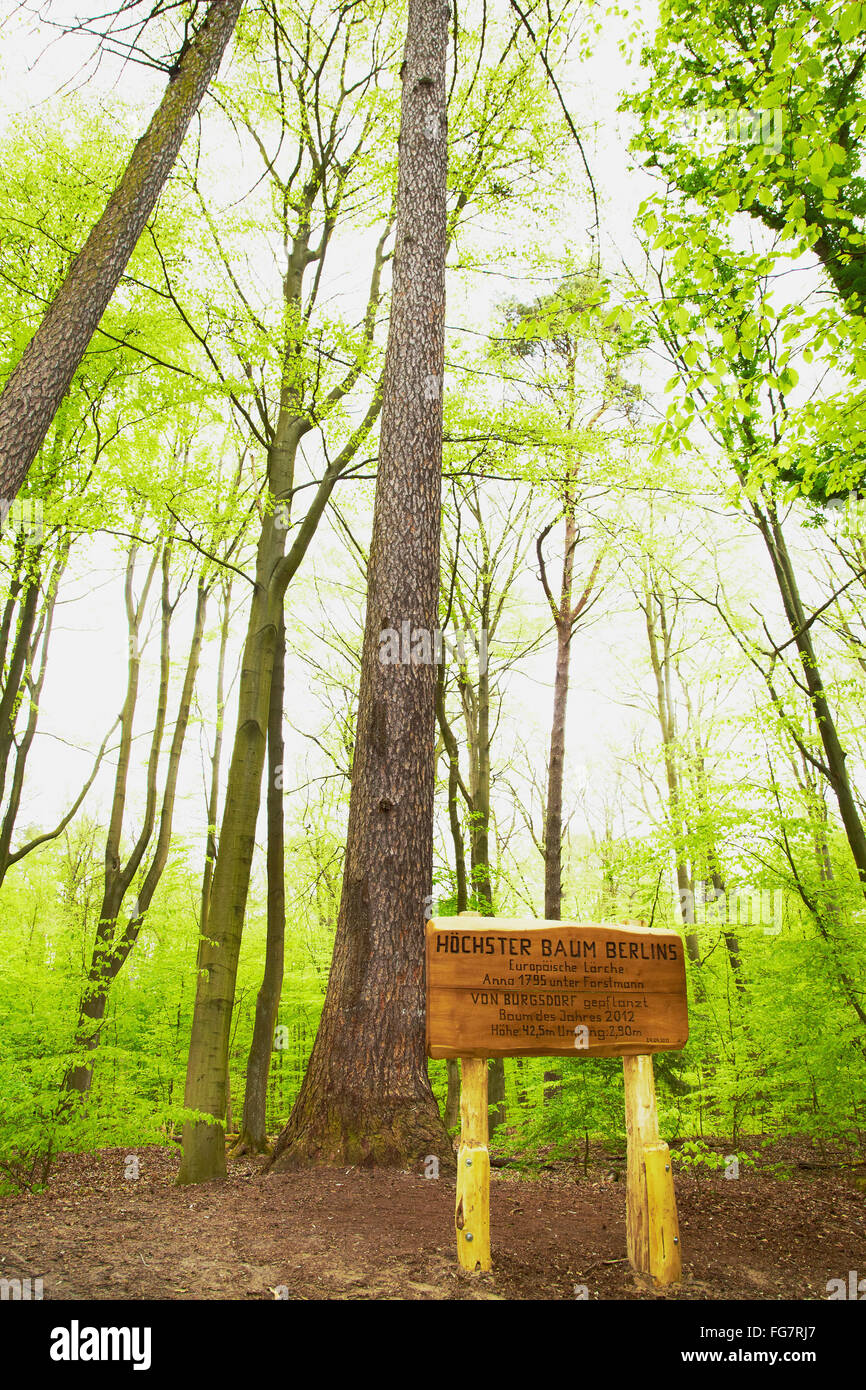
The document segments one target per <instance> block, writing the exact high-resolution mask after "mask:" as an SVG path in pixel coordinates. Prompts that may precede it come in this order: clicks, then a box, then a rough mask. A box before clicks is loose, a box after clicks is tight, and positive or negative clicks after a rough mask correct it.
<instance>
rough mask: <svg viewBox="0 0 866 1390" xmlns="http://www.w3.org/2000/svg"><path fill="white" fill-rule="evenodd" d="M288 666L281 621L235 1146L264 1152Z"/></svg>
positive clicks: (277, 985)
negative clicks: (255, 952) (255, 949)
mask: <svg viewBox="0 0 866 1390" xmlns="http://www.w3.org/2000/svg"><path fill="white" fill-rule="evenodd" d="M285 669H286V625H285V621H283V622H281V623H280V629H279V632H278V633H277V650H276V653H275V656H274V671H273V676H272V678H271V707H270V711H269V714H268V792H267V811H268V852H267V862H268V926H267V941H266V945H265V968H264V974H263V976H262V986H261V989H260V990H259V992H258V996H257V998H256V1017H255V1023H254V1024H253V1040H252V1043H251V1044H250V1053H249V1057H248V1059H247V1080H246V1089H245V1091H244V1111H243V1120H242V1122H241V1132H240V1135H239V1137H238V1142H237V1144H236V1145H235V1148H234V1150H233V1154H234V1156H236V1157H237V1156H240V1155H241V1154H244V1153H265V1151H266V1150H267V1147H268V1136H267V1100H268V1072H269V1071H270V1065H271V1057H272V1055H273V1048H274V1029H275V1028H276V1023H277V1013H278V1010H279V1007H280V995H281V993H282V989H283V956H284V946H285V937H286V865H285V848H284V842H285V835H284V824H283V779H282V775H281V774H282V770H283V757H284V741H283V693H284V689H285Z"/></svg>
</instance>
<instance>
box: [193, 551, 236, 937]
mask: <svg viewBox="0 0 866 1390" xmlns="http://www.w3.org/2000/svg"><path fill="white" fill-rule="evenodd" d="M231 602H232V578H231V575H229V576H228V577H227V578H226V579H225V581H224V586H223V610H222V621H221V622H220V649H219V657H218V658H217V686H216V729H215V732H214V743H213V753H212V754H211V760H210V788H209V790H208V798H207V843H206V845H205V854H204V872H203V873H202V880H201V911H200V914H199V935H200V936H207V925H208V913H209V910H210V895H211V888H212V886H213V869H214V863H215V862H216V857H217V838H216V836H217V812H218V809H219V790H220V764H221V762H222V750H223V719H224V717H225V706H226V701H225V673H226V650H227V647H228V640H229V619H230V617H231Z"/></svg>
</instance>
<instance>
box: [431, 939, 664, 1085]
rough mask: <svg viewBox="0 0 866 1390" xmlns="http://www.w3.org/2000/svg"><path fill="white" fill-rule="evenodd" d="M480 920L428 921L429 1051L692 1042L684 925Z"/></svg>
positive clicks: (556, 1052) (505, 1051) (566, 1051)
mask: <svg viewBox="0 0 866 1390" xmlns="http://www.w3.org/2000/svg"><path fill="white" fill-rule="evenodd" d="M472 920H473V925H472V926H467V925H466V918H454V917H450V918H449V917H442V918H434V919H433V921H431V922H429V923H428V924H427V1051H428V1054H429V1056H431V1057H557V1056H569V1057H573V1056H575V1054H576V1053H580V1052H584V1053H588V1054H589V1055H591V1056H594V1057H620V1056H636V1055H638V1054H643V1053H647V1052H661V1051H669V1050H671V1049H676V1048H680V1047H683V1046H684V1044H685V1043H686V1041H687V1039H688V1036H689V1025H688V1014H687V1011H686V973H685V962H684V958H683V943H682V940H681V938H680V937H679V936H678V935H677V933H676V932H673V931H661V930H656V929H654V928H649V927H607V926H592V925H586V926H581V925H578V924H576V923H563V922H542V923H538V922H533V923H532V925H529V924H528V923H527V922H521V921H512V920H510V919H506V918H478V917H476V918H473V919H472Z"/></svg>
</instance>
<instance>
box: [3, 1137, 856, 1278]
mask: <svg viewBox="0 0 866 1390" xmlns="http://www.w3.org/2000/svg"><path fill="white" fill-rule="evenodd" d="M723 1151H724V1150H723V1149H721V1148H720V1152H723ZM129 1152H130V1151H129V1150H126V1149H103V1150H101V1151H99V1152H98V1153H94V1154H77V1155H64V1156H62V1157H61V1158H60V1159H59V1160H58V1161H57V1164H56V1167H55V1168H54V1170H53V1172H52V1175H51V1178H50V1180H49V1183H48V1186H47V1187H46V1188H45V1190H43V1191H41V1192H35V1193H25V1194H22V1195H18V1196H14V1197H4V1198H0V1278H2V1277H7V1278H11V1277H16V1276H17V1277H21V1278H23V1277H26V1276H28V1275H29V1276H30V1277H31V1278H36V1277H39V1276H41V1277H42V1278H43V1290H44V1293H43V1296H44V1298H46V1299H65V1298H69V1299H238V1298H240V1299H272V1298H275V1297H288V1298H290V1299H395V1298H396V1299H431V1300H432V1299H479V1298H481V1299H547V1298H562V1299H573V1298H575V1296H576V1293H575V1286H576V1285H578V1286H579V1285H584V1286H585V1287H586V1289H587V1290H588V1296H589V1297H590V1298H601V1299H635V1298H668V1299H722V1298H746V1299H788V1298H794V1299H802V1298H805V1299H826V1298H827V1283H828V1280H830V1279H835V1278H839V1279H844V1280H845V1281H846V1282H847V1279H848V1272H849V1270H852V1269H853V1270H859V1271H862V1272H863V1274H866V1221H864V1217H866V1195H864V1192H863V1191H862V1190H861V1186H862V1185H863V1179H862V1177H861V1178H860V1179H859V1185H858V1182H857V1180H856V1175H857V1174H861V1175H862V1174H863V1173H864V1168H863V1167H862V1166H861V1167H859V1168H855V1169H847V1168H846V1169H842V1168H839V1169H833V1168H829V1167H828V1168H808V1169H805V1168H801V1167H800V1166H799V1164H801V1163H804V1162H805V1163H810V1164H811V1163H817V1162H818V1161H819V1160H820V1159H821V1158H824V1159H826V1155H818V1154H816V1152H815V1151H814V1150H812V1149H811V1148H809V1147H808V1146H807V1145H806V1144H804V1143H801V1144H799V1145H797V1144H793V1143H790V1142H789V1143H787V1144H786V1145H782V1146H779V1145H777V1146H775V1148H774V1149H772V1150H764V1160H763V1166H761V1165H760V1164H759V1166H758V1167H756V1168H752V1167H745V1168H743V1167H741V1169H740V1176H739V1177H738V1178H737V1179H736V1180H732V1179H727V1178H725V1177H724V1175H723V1173H719V1172H701V1173H700V1174H695V1173H692V1172H686V1171H683V1170H680V1171H678V1172H676V1179H675V1181H676V1195H677V1203H678V1208H679V1218H680V1233H681V1240H682V1249H683V1262H684V1263H683V1281H682V1283H681V1284H680V1285H678V1286H676V1287H674V1288H671V1289H669V1290H666V1291H664V1292H662V1293H659V1292H655V1291H653V1290H651V1289H648V1288H647V1287H646V1286H645V1285H644V1283H642V1281H641V1280H639V1279H638V1278H637V1277H636V1276H635V1274H634V1273H633V1271H632V1270H631V1268H630V1266H629V1264H628V1262H627V1260H626V1257H625V1255H626V1251H625V1173H624V1161H623V1159H622V1157H621V1156H620V1157H617V1156H611V1155H605V1154H603V1153H601V1152H593V1153H591V1155H590V1159H589V1163H588V1166H587V1172H586V1174H585V1173H584V1171H583V1164H582V1163H580V1164H551V1165H549V1171H544V1172H539V1171H537V1170H536V1171H535V1172H533V1173H529V1172H517V1171H515V1170H513V1169H498V1170H496V1171H495V1172H494V1174H493V1177H492V1182H491V1231H492V1249H493V1272H492V1273H491V1274H488V1275H483V1276H477V1277H474V1278H473V1277H472V1276H469V1275H466V1274H463V1273H461V1272H460V1271H459V1270H458V1268H457V1263H456V1257H455V1251H454V1241H453V1220H454V1178H453V1175H452V1176H451V1177H446V1176H443V1177H442V1178H440V1179H438V1180H434V1179H425V1178H424V1177H423V1176H420V1175H417V1174H414V1173H408V1172H397V1171H388V1170H376V1169H358V1168H350V1169H334V1168H328V1169H317V1170H308V1171H304V1172H299V1173H284V1174H275V1175H267V1174H264V1173H263V1172H262V1162H261V1161H258V1160H252V1161H250V1160H240V1161H236V1162H232V1163H231V1164H230V1171H229V1178H228V1180H227V1181H226V1182H225V1183H220V1184H216V1183H210V1184H206V1185H202V1186H199V1187H192V1188H190V1187H183V1188H180V1187H177V1186H175V1184H174V1177H175V1174H176V1172H177V1167H178V1158H179V1155H178V1152H177V1150H176V1149H175V1148H174V1147H168V1148H160V1147H147V1148H141V1149H139V1150H137V1151H135V1152H137V1154H138V1157H139V1159H140V1175H139V1177H138V1178H137V1179H135V1180H133V1179H131V1178H126V1177H125V1176H124V1173H125V1172H126V1171H128V1168H129V1165H128V1163H127V1158H128V1155H129ZM675 1168H676V1164H675ZM583 1296H586V1295H583Z"/></svg>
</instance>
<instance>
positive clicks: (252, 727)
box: [177, 208, 390, 1183]
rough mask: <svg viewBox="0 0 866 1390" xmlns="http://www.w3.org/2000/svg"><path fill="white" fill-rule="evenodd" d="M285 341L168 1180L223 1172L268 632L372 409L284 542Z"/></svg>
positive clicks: (300, 421) (292, 424)
mask: <svg viewBox="0 0 866 1390" xmlns="http://www.w3.org/2000/svg"><path fill="white" fill-rule="evenodd" d="M308 212H309V208H307V209H306V211H305V210H304V209H301V214H300V215H299V229H298V231H297V233H296V235H295V236H294V238H293V241H292V245H291V254H290V257H289V264H288V269H287V273H286V275H285V277H284V280H283V294H284V299H285V307H286V312H287V317H288V318H289V320H290V321H291V320H292V319H293V318H294V316H295V315H297V314H300V313H301V312H302V290H303V275H304V271H305V269H306V267H307V266H308V265H309V264H310V262H311V259H315V257H311V254H310V251H309V236H310V220H309V216H308V215H307V213H308ZM389 230H390V228H386V231H385V233H384V234H383V236H382V237H381V238H380V241H379V244H378V246H377V249H376V256H375V260H374V264H373V274H372V277H371V281H370V293H369V297H368V301H367V314H366V319H365V325H364V341H363V344H362V347H361V349H360V351H359V355H358V357H357V358H356V359H355V363H354V364H353V365H352V366H351V367H350V368H349V370H348V372H347V374H346V377H345V378H344V381H343V384H342V386H340V387H335V388H334V390H333V391H332V392H331V393H330V397H329V399H330V400H331V401H332V402H333V401H335V400H339V399H342V396H343V395H344V394H345V393H346V392H347V391H348V390H350V389H351V387H352V386H353V385H354V383H355V382H356V381H357V378H358V376H359V375H360V373H361V370H362V369H363V366H364V363H365V362H366V359H367V355H368V353H369V351H370V348H371V344H372V341H373V334H374V331H375V322H376V309H377V307H378V304H379V299H380V294H381V274H382V267H383V265H384V262H385V240H386V237H387V235H388V231H389ZM295 347H296V344H295V342H294V338H293V336H292V335H290V336H289V339H288V343H287V348H286V353H285V357H284V374H283V382H282V387H281V394H280V408H279V414H278V417H277V422H276V426H275V428H274V432H273V437H272V439H271V441H270V445H269V448H268V465H267V477H268V489H269V492H270V495H271V499H274V498H280V499H283V500H282V502H281V512H280V514H277V513H276V512H272V511H270V510H268V511H266V512H265V515H264V518H263V520H262V528H261V532H260V535H259V542H258V548H257V552H256V577H255V585H254V589H253V594H252V599H251V601H250V612H249V619H248V623H247V634H246V640H245V643H244V650H243V657H242V663H241V682H240V693H239V697H238V712H237V723H236V726H235V736H234V745H233V748H232V756H231V761H230V763H229V772H228V781H227V785H226V799H225V809H224V811H223V818H222V824H221V826H220V836H219V844H218V846H217V856H216V862H215V864H214V870H213V880H212V887H211V893H210V906H209V909H208V921H207V936H204V935H202V936H201V938H200V940H199V950H198V961H197V972H196V998H195V1006H194V1009H193V1020H192V1030H191V1034H190V1046H189V1053H188V1056H187V1071H186V1085H185V1088H184V1106H185V1107H186V1108H187V1109H190V1110H195V1111H198V1112H200V1113H204V1114H206V1115H209V1116H211V1119H210V1120H187V1121H186V1122H185V1123H184V1127H183V1159H182V1161H181V1166H180V1171H179V1173H178V1177H177V1181H178V1182H179V1183H194V1182H210V1181H212V1180H214V1179H217V1178H223V1177H225V1172H226V1156H225V1141H224V1122H225V1117H226V1097H227V1093H228V1062H229V1045H230V1032H231V1020H232V1010H233V1008H234V998H235V983H236V980H237V969H238V959H239V956H240V948H241V939H242V937H243V928H244V914H245V912H246V904H247V896H248V893H249V884H250V872H251V868H252V860H253V851H254V849H255V832H256V822H257V820H258V814H259V807H260V804H261V788H262V770H263V768H264V762H265V750H266V745H267V728H268V719H269V709H270V693H271V679H272V674H273V664H274V653H275V648H276V640H277V630H278V628H279V625H280V623H281V621H282V616H283V610H284V604H285V595H286V589H287V588H288V585H289V584H290V583H291V581H292V579H293V577H294V575H295V574H296V573H297V571H298V568H299V567H300V565H301V564H302V562H303V559H304V557H305V555H306V553H307V550H308V549H309V546H310V542H311V541H312V539H313V536H314V535H315V534H316V529H317V527H318V524H319V521H320V520H321V517H322V514H323V512H324V510H325V508H326V506H327V505H328V502H329V500H330V497H331V494H332V492H333V490H334V488H335V487H336V485H337V482H338V481H339V479H340V477H341V476H342V475H343V472H344V471H345V469H346V468H347V466H348V465H349V463H350V462H351V461H352V459H353V458H354V457H355V454H356V453H357V450H358V449H359V448H360V446H361V444H362V443H363V442H364V441H365V440H366V439H367V437H368V435H369V432H370V430H371V429H372V427H373V425H374V423H375V421H376V419H377V417H378V414H379V410H380V406H381V401H380V397H379V394H378V392H377V393H376V394H375V395H374V397H373V400H372V401H371V403H370V405H369V406H368V408H367V411H366V414H365V415H364V418H363V420H362V421H361V423H360V424H359V425H358V426H356V428H355V429H354V430H353V431H352V433H351V434H350V436H349V439H348V440H347V442H346V444H345V445H344V446H343V448H342V449H341V450H340V452H339V454H337V456H336V457H335V458H334V459H333V460H332V461H331V462H330V463H329V464H328V467H327V468H326V470H325V473H324V476H323V478H322V479H321V481H320V482H319V484H318V486H317V488H316V491H315V495H314V497H313V501H312V502H311V503H310V506H309V508H308V510H307V512H306V515H305V516H304V518H303V520H301V521H299V522H298V523H297V524H296V525H295V526H294V527H293V529H292V536H293V540H292V544H291V545H290V546H289V549H288V552H286V549H285V543H286V529H287V526H288V521H289V513H290V509H291V503H290V499H291V496H292V489H293V485H294V476H295V460H296V458H297V451H298V446H299V444H300V441H301V439H302V438H303V436H304V435H305V434H306V433H307V431H308V430H310V429H311V428H312V422H311V420H310V416H309V411H308V410H307V409H306V408H305V407H304V402H303V400H302V398H301V396H300V395H299V394H298V393H299V390H300V389H302V386H299V385H298V380H299V378H298V374H297V372H296V370H295V365H296V364H295V362H294V356H295Z"/></svg>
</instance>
